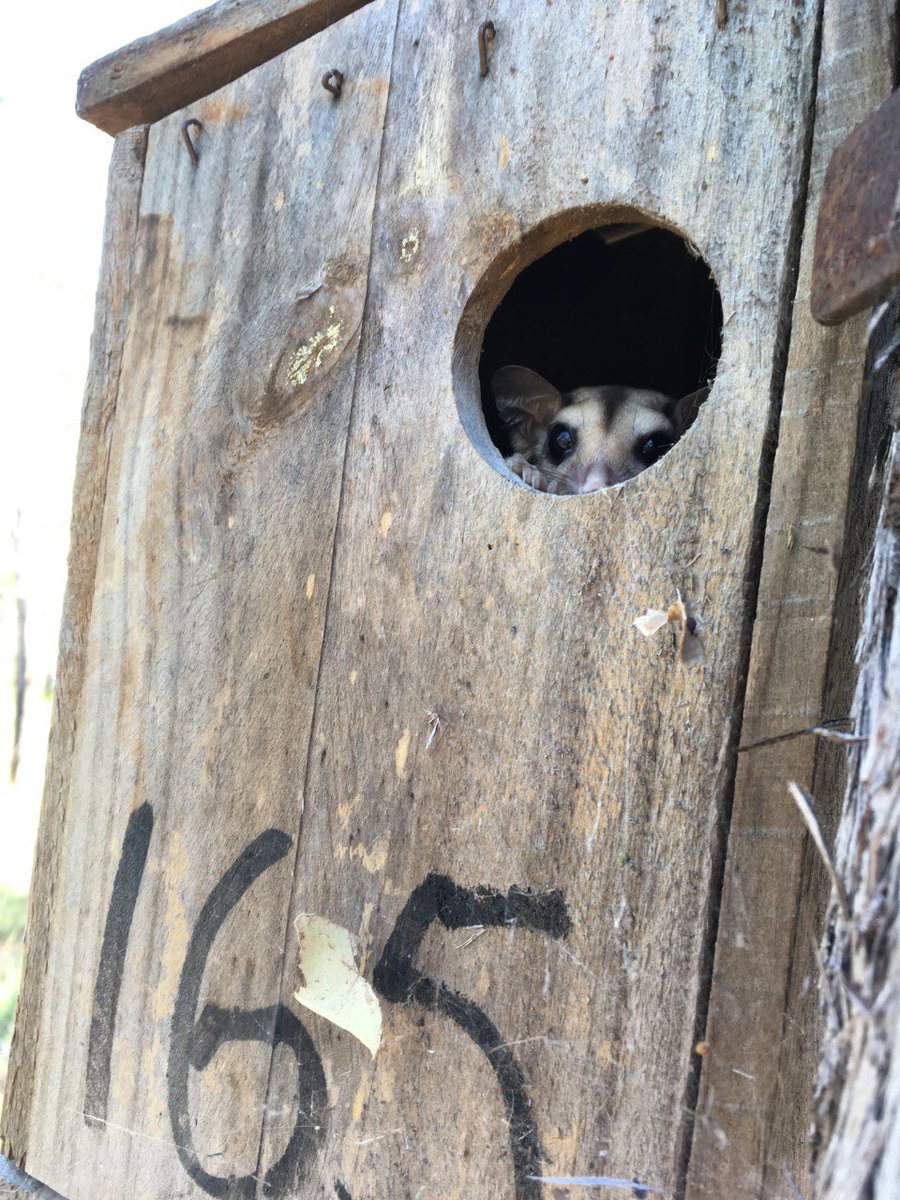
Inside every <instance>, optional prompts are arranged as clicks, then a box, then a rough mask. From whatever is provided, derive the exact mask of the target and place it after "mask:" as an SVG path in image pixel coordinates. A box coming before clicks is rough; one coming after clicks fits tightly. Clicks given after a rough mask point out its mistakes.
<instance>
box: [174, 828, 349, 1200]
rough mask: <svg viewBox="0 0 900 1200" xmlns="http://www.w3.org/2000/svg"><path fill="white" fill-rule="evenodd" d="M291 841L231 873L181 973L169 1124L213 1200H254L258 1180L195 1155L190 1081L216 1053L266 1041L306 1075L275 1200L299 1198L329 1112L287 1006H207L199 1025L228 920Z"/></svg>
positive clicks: (264, 842) (269, 1188)
mask: <svg viewBox="0 0 900 1200" xmlns="http://www.w3.org/2000/svg"><path fill="white" fill-rule="evenodd" d="M290 847H291V839H290V838H289V837H288V835H287V834H286V833H282V832H281V831H280V830H277V829H268V830H266V832H265V833H262V834H260V836H259V837H258V838H256V839H255V840H254V841H253V842H251V843H250V845H249V846H248V847H247V849H246V850H244V852H243V853H242V854H241V855H240V857H239V858H237V859H236V861H235V862H234V863H232V865H231V866H230V867H229V868H228V870H227V871H226V872H225V874H224V875H223V876H222V878H221V879H220V880H219V882H218V883H217V884H216V886H215V887H214V888H213V890H212V891H211V892H210V894H209V897H208V898H207V901H206V903H205V904H204V905H203V908H202V910H201V912H200V916H199V917H198V918H197V923H196V925H195V926H194V930H193V933H192V934H191V940H190V943H189V945H188V950H187V955H186V956H185V960H184V966H183V967H182V969H181V979H180V981H179V985H178V995H177V997H176V1000H175V1010H174V1012H173V1014H172V1041H171V1048H170V1050H169V1119H170V1121H171V1124H172V1133H173V1135H174V1140H175V1145H176V1148H177V1150H178V1156H179V1158H180V1159H181V1163H182V1166H183V1167H184V1169H185V1170H186V1171H187V1173H188V1175H190V1177H191V1179H193V1180H194V1182H195V1183H196V1184H197V1185H198V1186H199V1187H201V1188H203V1190H204V1191H205V1192H208V1193H209V1195H211V1196H220V1197H226V1198H227V1200H251V1198H252V1197H253V1196H254V1195H255V1193H256V1189H257V1185H258V1179H257V1177H256V1176H255V1175H252V1174H251V1175H242V1176H222V1175H210V1174H209V1172H208V1171H205V1170H204V1169H203V1167H202V1165H201V1163H200V1160H199V1159H198V1157H197V1154H196V1151H195V1150H194V1142H193V1137H192V1134H191V1122H190V1116H189V1113H188V1079H189V1072H190V1069H191V1067H194V1068H195V1069H196V1070H198V1071H202V1070H203V1069H204V1067H206V1066H208V1065H209V1063H210V1062H211V1060H212V1057H213V1055H214V1054H215V1052H216V1050H217V1049H218V1048H219V1047H220V1046H221V1045H223V1043H225V1042H228V1041H234V1040H238V1041H259V1042H263V1043H265V1044H266V1045H271V1046H272V1047H273V1051H274V1048H275V1046H278V1045H286V1046H289V1047H290V1048H291V1050H293V1052H294V1056H295V1058H296V1060H297V1072H298V1106H297V1120H296V1122H295V1125H294V1131H293V1133H292V1134H291V1138H290V1140H289V1142H288V1145H287V1148H286V1149H285V1152H284V1154H282V1156H281V1158H280V1159H279V1160H278V1162H277V1163H275V1164H274V1165H273V1166H272V1167H271V1168H270V1169H269V1171H268V1172H267V1173H266V1176H265V1179H264V1180H263V1190H264V1191H265V1192H267V1193H270V1194H273V1195H275V1196H278V1195H285V1194H287V1193H289V1192H291V1191H293V1190H296V1189H297V1187H298V1186H299V1184H300V1181H301V1179H302V1176H303V1169H304V1167H305V1165H306V1163H307V1161H308V1159H309V1157H310V1155H311V1154H312V1153H313V1152H314V1150H315V1148H316V1146H317V1145H318V1144H319V1141H320V1140H321V1137H322V1132H323V1130H322V1127H321V1125H320V1124H319V1123H318V1121H317V1114H318V1113H320V1112H322V1111H323V1110H324V1109H325V1107H326V1105H327V1095H326V1086H325V1073H324V1070H323V1068H322V1061H321V1059H320V1058H319V1055H318V1052H317V1051H316V1048H315V1046H314V1045H313V1043H312V1041H311V1039H310V1037H309V1035H308V1034H307V1032H306V1030H305V1029H304V1027H303V1025H302V1023H301V1022H300V1019H299V1018H298V1017H296V1016H295V1015H294V1014H293V1013H292V1012H290V1011H289V1010H288V1009H286V1008H284V1006H283V1005H281V1004H276V1005H271V1006H270V1007H268V1008H263V1009H255V1010H249V1011H248V1010H242V1009H223V1008H218V1007H216V1006H215V1005H209V1004H208V1005H206V1006H205V1007H204V1009H203V1012H202V1013H201V1015H200V1018H199V1020H197V1021H196V1024H195V1017H196V1012H197V1005H198V1003H199V1000H200V985H201V983H202V981H203V972H204V969H205V967H206V960H207V959H208V957H209V953H210V950H211V949H212V945H213V942H214V941H215V939H216V936H217V934H218V932H219V930H220V929H221V927H222V924H223V922H224V921H225V918H226V917H227V916H228V914H229V913H230V912H231V910H232V909H233V908H234V906H235V905H236V904H237V903H238V901H239V900H240V899H241V897H242V896H243V895H244V893H245V892H246V891H247V890H248V889H249V888H250V887H251V886H252V885H253V883H254V882H255V881H256V880H257V879H258V878H259V877H260V875H262V874H263V873H264V872H265V871H267V870H268V869H269V867H271V866H274V864H275V863H277V862H278V861H279V860H280V859H282V858H283V857H284V856H285V854H287V852H288V850H289V849H290Z"/></svg>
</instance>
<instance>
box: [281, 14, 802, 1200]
mask: <svg viewBox="0 0 900 1200" xmlns="http://www.w3.org/2000/svg"><path fill="white" fill-rule="evenodd" d="M793 17H794V18H795V19H794V20H793V21H792V16H791V15H789V14H787V13H784V14H782V15H781V16H779V18H778V19H777V20H775V21H774V22H773V23H771V24H770V23H768V22H751V21H743V20H741V19H740V18H739V16H738V15H737V14H733V15H732V17H731V18H730V20H729V24H728V27H727V30H725V31H724V32H719V31H717V29H716V25H715V13H714V10H713V6H711V5H709V6H706V8H705V11H704V14H703V17H702V18H700V17H698V18H697V20H696V21H693V20H690V21H689V20H687V19H685V17H684V13H683V10H682V9H680V8H676V6H672V5H668V4H664V3H656V4H650V5H639V4H634V3H624V4H620V3H616V4H602V3H601V4H596V3H590V4H589V3H570V4H566V5H553V6H552V7H548V6H546V5H545V4H540V5H526V6H523V5H521V4H515V5H514V4H512V3H502V2H501V3H499V4H497V5H495V6H494V8H493V9H492V10H491V18H492V20H493V21H494V23H495V25H496V29H497V37H496V40H495V42H494V46H493V56H492V59H491V69H490V74H489V76H488V77H487V79H486V80H481V79H480V78H479V76H478V63H477V56H476V54H475V40H474V34H475V31H476V29H477V27H478V24H479V21H480V15H479V14H477V13H476V12H475V11H474V10H473V9H471V8H470V7H469V6H468V5H466V4H463V3H455V2H445V3H440V4H434V3H432V4H429V5H422V6H420V7H416V6H409V7H404V8H403V9H402V10H401V17H400V23H399V26H398V33H397V46H398V57H397V58H396V59H395V68H394V75H393V80H392V90H391V99H390V105H389V110H388V132H387V137H386V142H385V148H384V161H383V166H382V173H381V183H380V185H379V202H378V208H377V215H376V229H377V240H376V248H375V252H374V254H373V262H372V278H371V283H370V293H369V303H368V307H367V315H366V319H365V322H364V334H363V348H362V354H361V364H360V370H359V372H358V375H357V381H356V399H355V402H354V409H353V420H352V425H351V435H350V444H349V451H348V457H347V472H346V477H345V483H344V490H343V499H342V505H341V521H340V525H339V530H338V536H337V552H336V559H335V565H334V575H333V582H332V588H331V599H330V603H329V611H328V619H327V624H326V634H325V649H324V655H323V662H322V673H321V681H320V687H319V698H318V702H317V706H316V717H315V725H314V732H313V745H312V754H311V757H310V770H309V774H308V777H307V780H306V784H305V788H304V794H305V797H306V811H305V816H304V830H303V838H302V840H301V843H300V855H299V862H298V868H297V872H296V878H295V897H294V910H295V911H312V912H319V913H322V914H324V915H326V916H328V917H329V918H331V919H334V920H336V921H338V922H339V923H341V924H345V925H347V926H348V927H349V928H351V929H352V930H354V931H358V932H359V935H360V939H361V959H362V962H363V964H364V967H365V970H366V973H367V975H368V974H369V973H370V972H371V973H372V977H374V978H375V979H376V982H378V983H380V985H381V986H382V988H383V990H384V992H385V1014H386V1022H387V1024H386V1036H385V1045H384V1046H383V1048H382V1050H381V1051H380V1052H379V1055H378V1057H377V1059H376V1060H375V1063H374V1064H372V1063H371V1062H370V1060H369V1059H368V1056H367V1055H366V1053H365V1051H364V1050H362V1048H361V1047H358V1046H355V1045H353V1044H352V1043H351V1042H350V1041H349V1039H348V1038H347V1036H346V1035H345V1034H343V1033H341V1031H338V1030H334V1029H332V1028H329V1027H327V1026H326V1025H325V1024H324V1023H323V1022H321V1021H318V1020H314V1019H311V1020H310V1026H309V1027H310V1030H311V1032H312V1034H313V1037H314V1040H315V1041H316V1044H317V1046H319V1048H320V1051H321V1053H322V1058H323V1061H324V1063H325V1064H326V1068H327V1072H328V1094H329V1101H330V1105H331V1107H330V1109H329V1113H328V1121H329V1129H328V1137H327V1142H326V1144H325V1146H324V1147H323V1150H322V1153H321V1156H320V1159H319V1160H318V1162H317V1167H316V1172H315V1173H314V1174H313V1176H312V1177H311V1179H310V1181H309V1185H308V1191H307V1192H306V1193H305V1194H308V1195H310V1196H312V1195H315V1194H317V1190H316V1189H317V1188H318V1189H319V1190H321V1192H322V1194H327V1191H328V1188H329V1186H330V1185H332V1184H333V1181H335V1180H339V1181H340V1182H341V1185H342V1187H343V1188H344V1189H345V1190H346V1193H347V1194H349V1195H351V1196H354V1197H366V1196H373V1195H382V1194H385V1191H386V1190H389V1191H390V1192H391V1194H397V1195H401V1196H410V1197H412V1196H416V1195H423V1196H424V1195H429V1194H434V1195H441V1196H477V1197H479V1198H480V1197H485V1198H487V1197H493V1196H501V1195H502V1196H511V1195H516V1196H517V1197H518V1198H519V1200H522V1198H530V1197H536V1196H538V1195H547V1194H549V1188H548V1189H545V1190H544V1191H543V1192H542V1191H541V1189H540V1186H539V1185H536V1184H535V1183H534V1182H533V1181H531V1180H530V1178H529V1176H530V1175H531V1174H532V1173H540V1174H543V1175H548V1176H572V1175H574V1176H584V1175H609V1176H614V1177H618V1178H620V1179H637V1180H639V1181H641V1182H643V1183H646V1184H650V1185H654V1186H658V1187H661V1188H663V1189H664V1190H665V1192H666V1193H668V1194H670V1193H672V1192H676V1193H677V1189H678V1187H679V1186H681V1185H682V1184H683V1173H684V1170H685V1165H686V1154H687V1150H688V1140H687V1139H688V1134H689V1129H690V1117H691V1114H689V1113H686V1112H685V1103H686V1101H687V1098H688V1097H689V1095H690V1091H689V1089H690V1086H691V1081H692V1078H693V1072H694V1065H695V1062H696V1059H695V1057H694V1056H693V1047H694V1044H695V1042H696V1040H697V1028H696V1027H697V1015H698V1011H699V1009H700V1007H701V1005H702V1001H703V996H704V990H705V987H706V984H707V980H706V977H705V974H704V967H705V964H706V952H707V942H706V935H707V916H708V910H709V908H710V907H711V905H712V904H713V902H714V892H713V885H714V879H715V873H714V865H715V857H716V855H717V853H719V848H720V838H721V836H722V827H721V824H720V822H721V821H722V819H723V816H724V812H725V804H726V792H727V788H728V785H729V780H730V750H731V748H732V746H733V739H734V736H735V734H736V729H735V727H734V724H733V722H734V719H735V714H736V709H735V701H736V698H738V697H739V696H740V694H741V689H742V685H743V679H742V671H743V669H744V667H745V658H744V651H745V645H744V637H745V623H746V621H747V617H748V614H747V611H746V609H745V594H746V592H745V588H746V587H747V584H748V579H752V577H753V572H754V571H755V565H754V564H755V550H756V547H755V541H754V539H755V535H756V532H757V530H756V528H755V506H756V502H757V496H758V490H757V489H758V484H759V475H760V467H761V463H762V462H764V461H765V457H766V435H767V430H768V428H769V419H770V410H769V405H770V400H771V397H772V391H773V388H775V387H776V386H778V385H779V383H780V376H779V366H778V365H779V356H780V355H781V354H782V346H781V342H780V339H781V338H782V337H783V335H784V326H783V324H782V319H781V318H782V314H781V311H780V302H781V298H782V296H783V295H784V294H785V288H786V286H787V283H788V280H789V278H790V272H791V271H792V270H793V269H794V268H795V266H796V264H795V263H794V262H792V261H791V259H790V254H789V247H790V244H791V241H790V239H791V232H792V228H793V225H792V222H793V220H794V216H795V206H796V202H797V199H798V190H797V188H798V182H799V180H800V178H801V176H802V169H803V165H804V157H803V152H804V143H805V140H806V134H807V124H806V122H807V117H808V113H809V103H810V97H811V87H812V73H811V68H812V50H813V31H814V25H815V17H816V8H815V6H811V5H808V6H803V7H802V8H800V9H795V10H793ZM436 28H437V29H458V30H460V31H461V32H460V36H459V37H458V38H453V39H449V40H448V39H445V38H441V39H438V38H435V37H434V35H433V33H432V31H433V30H434V29H436ZM401 48H402V54H403V56H404V58H403V59H402V60H401V57H400V54H401ZM411 48H415V52H414V53H415V56H414V58H413V63H414V68H413V66H410V67H409V68H407V69H402V68H401V66H400V63H401V61H405V56H406V55H411V54H412V53H413V50H412V49H411ZM578 63H584V64H585V65H584V68H583V70H575V69H573V64H578ZM585 180H586V182H585ZM624 205H628V206H633V208H632V209H623V208H622V207H621V206H624ZM604 206H606V207H604ZM633 209H637V210H638V211H639V212H641V213H644V214H647V215H651V216H654V217H657V218H659V219H662V220H665V221H669V222H672V223H673V224H674V225H676V226H677V227H679V228H681V229H683V230H685V231H686V232H687V234H688V235H689V236H690V237H691V239H692V240H693V241H694V242H695V244H696V245H697V246H698V247H699V249H700V250H701V252H702V253H703V254H704V255H706V257H707V258H708V260H709V262H710V263H711V265H712V268H713V270H714V272H715V275H716V278H717V280H718V282H719V286H720V288H721V291H722V298H723V307H724V310H725V313H726V316H727V317H729V318H730V319H729V320H728V324H727V325H726V328H725V340H724V349H723V354H722V359H721V362H720V365H719V372H718V376H717V378H716V383H715V386H714V388H713V392H712V396H711V398H710V400H709V401H708V403H707V405H706V406H705V407H704V409H703V411H702V413H701V415H700V418H699V420H698V421H697V423H696V424H695V426H694V427H693V428H692V429H691V431H690V433H689V434H688V435H687V437H686V438H685V439H683V440H682V442H681V443H680V444H679V445H678V446H677V447H676V448H675V449H674V450H673V451H672V453H671V454H669V455H668V456H667V457H666V458H665V459H663V460H662V462H661V463H660V464H659V465H658V466H657V467H656V468H654V469H653V470H650V471H647V472H645V473H644V474H643V475H641V476H639V477H638V478H637V479H635V480H633V481H632V482H630V483H628V484H627V485H625V487H624V488H623V489H621V490H620V491H617V492H614V493H609V494H603V495H598V496H596V497H593V498H590V499H584V498H579V499H567V498H562V499H553V498H548V497H546V496H539V495H535V494H533V493H529V492H527V491H525V490H523V489H521V488H518V487H516V486H515V484H514V483H513V482H512V481H510V480H509V479H508V478H504V477H503V476H502V474H500V473H499V472H498V471H497V470H495V469H494V467H495V466H497V465H498V458H497V455H496V452H492V450H491V447H490V445H489V443H488V442H487V439H486V437H485V435H484V431H483V427H482V426H481V424H480V418H479V414H478V407H477V405H478V401H477V394H476V384H475V371H476V365H477V355H478V350H479V346H480V336H481V332H482V331H483V328H484V322H485V321H486V319H487V317H488V316H489V315H490V313H491V311H492V308H493V305H494V304H495V303H496V301H497V299H498V298H499V297H500V295H501V294H502V293H503V292H504V291H505V289H506V288H507V287H508V286H509V283H510V282H511V281H512V279H513V278H514V276H515V275H516V273H517V272H518V271H519V270H520V269H521V268H522V267H523V266H524V265H525V264H526V263H528V262H529V261H531V260H532V259H533V258H534V257H536V256H537V255H538V254H540V253H541V252H542V251H543V250H545V249H546V248H548V247H549V246H550V245H553V244H555V243H557V242H559V241H562V240H564V239H565V238H566V237H569V236H572V235H573V234H574V233H577V232H578V231H579V230H581V229H583V228H585V227H587V226H589V225H591V224H595V223H597V222H598V221H600V220H602V219H604V218H606V219H612V220H627V219H628V216H629V213H631V214H632V216H633ZM410 245H413V246H415V247H417V249H416V253H415V255H414V256H412V257H410V255H409V251H408V247H409V246H410ZM404 247H406V248H407V254H406V255H405V256H404V254H403V249H404ZM761 247H765V248H766V250H765V253H760V248H761ZM781 361H782V362H783V358H782V359H781ZM738 430H739V431H740V432H739V433H738V432H737V431H738ZM467 435H471V437H472V438H473V439H474V443H475V444H474V445H472V444H470V441H469V437H468V436H467ZM479 451H483V453H484V455H485V456H486V457H488V458H489V459H490V461H489V462H486V461H485V459H484V458H483V457H482V454H481V453H479ZM677 589H680V590H681V592H682V593H683V594H684V595H685V596H686V597H687V598H688V600H689V601H690V602H691V604H692V605H693V606H694V611H695V612H696V614H697V618H698V621H699V623H700V628H701V631H702V632H703V636H704V637H705V639H706V645H707V666H706V667H705V669H704V670H702V671H696V672H687V671H685V670H684V669H683V668H681V667H680V666H678V665H677V663H676V662H675V660H674V656H673V653H672V649H671V645H670V643H668V642H667V641H666V640H665V639H662V640H661V642H659V643H653V642H645V641H644V640H643V639H642V638H641V637H640V636H639V635H638V634H637V633H636V631H635V630H634V629H633V626H632V622H633V620H634V618H635V617H636V616H637V615H638V614H639V613H641V612H643V611H644V610H645V609H646V608H647V607H650V606H654V607H658V606H660V605H661V604H663V603H668V602H669V601H671V600H673V599H674V597H675V593H676V590H677ZM435 720H436V721H437V722H438V732H437V734H436V736H435V737H434V738H433V739H432V738H431V732H432V729H433V727H434V722H435ZM322 864H328V866H327V868H326V869H323V866H322ZM447 880H450V881H452V882H453V883H455V884H456V885H458V886H459V887H460V888H465V889H470V890H471V891H472V893H473V894H474V895H476V896H477V895H478V891H477V889H478V888H480V887H487V888H490V889H497V890H498V891H499V893H501V895H502V896H504V897H505V896H507V894H508V893H510V889H512V893H511V894H520V893H517V892H516V889H532V890H533V892H534V893H535V895H536V896H537V897H547V896H549V895H552V894H553V892H554V891H555V890H557V889H559V890H561V892H562V893H563V897H564V901H565V905H566V911H567V913H568V917H569V920H570V922H571V928H570V929H569V932H568V933H567V935H566V936H564V937H563V936H552V935H550V934H548V933H546V932H541V931H540V930H534V929H531V928H530V927H528V925H527V923H525V922H524V921H522V920H515V919H512V918H510V920H509V922H508V924H507V925H506V926H505V927H504V928H501V929H495V928H486V929H485V931H484V932H483V933H482V934H480V935H478V936H477V937H475V940H471V939H472V931H471V930H470V931H468V932H464V931H462V930H454V928H453V913H454V903H459V899H460V898H459V895H458V893H452V892H448V891H447ZM448 895H454V896H455V900H454V902H451V901H450V900H448V899H447V896H448ZM411 897H412V899H410V898H411ZM442 903H443V904H444V905H445V907H444V908H443V909H441V907H440V906H441V904H442ZM410 904H413V905H414V908H415V913H414V915H415V914H418V917H419V919H420V920H425V919H426V917H427V915H428V914H429V913H430V912H432V911H433V910H434V908H435V907H437V909H438V911H440V912H443V917H439V918H438V919H436V920H433V921H432V922H431V923H430V924H429V925H428V928H427V933H426V934H425V936H424V938H423V940H422V943H421V949H416V948H415V945H416V943H415V940H414V939H410V938H408V937H405V936H404V937H400V938H398V937H397V936H396V934H397V929H398V928H399V929H400V930H401V932H404V933H408V922H409V920H410V919H411V917H410V910H409V909H408V907H407V906H408V905H410ZM423 913H424V914H425V916H424V917H423V916H422V914H423ZM476 917H477V912H476V911H475V910H474V909H473V910H472V911H471V912H470V915H469V921H470V922H471V923H472V924H476V923H477V922H476ZM398 922H399V925H398ZM477 932H478V931H477V929H476V930H475V933H476V934H477ZM410 945H413V947H414V950H410V949H409V946H410ZM292 951H293V952H294V953H296V948H295V947H294V946H289V948H288V956H287V960H286V961H287V967H288V972H287V975H286V978H285V987H284V991H283V993H282V997H283V999H284V1000H285V1002H287V1001H288V999H289V997H290V994H291V990H292V986H293V982H294V976H293V974H292V972H291V962H290V954H291V952H292ZM410 954H414V956H413V957H412V958H410V957H409V956H410ZM419 973H421V977H419ZM461 998H464V999H461ZM472 1005H474V1006H476V1007H477V1008H478V1009H480V1010H481V1015H480V1016H479V1015H477V1013H476V1012H475V1011H474V1010H473V1008H472V1007H471V1006H472ZM489 1026H490V1027H491V1028H493V1029H494V1031H495V1035H496V1038H497V1039H498V1041H497V1042H496V1043H493V1042H492V1041H491V1038H492V1037H493V1036H495V1035H494V1034H491V1033H490V1030H489V1028H488V1027H489ZM479 1038H481V1039H482V1040H481V1041H480V1042H479V1040H478V1039H479ZM485 1045H487V1046H488V1049H487V1050H486V1051H485ZM501 1048H502V1051H503V1052H504V1053H505V1052H506V1051H507V1050H508V1051H509V1053H511V1054H512V1056H513V1057H514V1059H515V1062H516V1064H517V1066H518V1069H519V1070H520V1072H521V1078H522V1080H524V1081H525V1082H524V1085H523V1086H524V1088H525V1091H526V1093H527V1102H526V1103H525V1104H524V1105H523V1109H524V1115H523V1111H522V1109H519V1110H517V1109H516V1108H515V1106H514V1105H512V1104H511V1103H510V1102H509V1099H508V1089H509V1072H510V1071H511V1070H512V1068H511V1067H510V1068H508V1063H507V1060H506V1059H505V1058H504V1057H503V1053H501ZM501 1064H503V1065H501ZM507 1068H508V1069H507ZM283 1095H284V1093H283V1091H282V1090H280V1089H277V1088H274V1089H273V1091H272V1093H271V1100H270V1104H269V1108H270V1109H272V1110H275V1111H278V1110H279V1099H281V1098H283ZM282 1136H283V1135H282V1134H281V1133H280V1132H279V1130H278V1128H277V1127H276V1126H275V1124H274V1123H272V1128H271V1129H270V1139H269V1140H268V1142H267V1146H266V1153H265V1154H264V1161H265V1160H266V1158H267V1157H268V1156H270V1155H272V1154H274V1153H275V1152H276V1147H277V1146H278V1145H279V1144H280V1138H281V1137H282ZM523 1147H525V1150H524V1151H523ZM538 1164H539V1168H540V1169H539V1172H537V1171H535V1166H536V1165H538ZM341 1194H343V1193H341ZM722 1194H727V1193H724V1192H723V1193H722Z"/></svg>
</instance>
